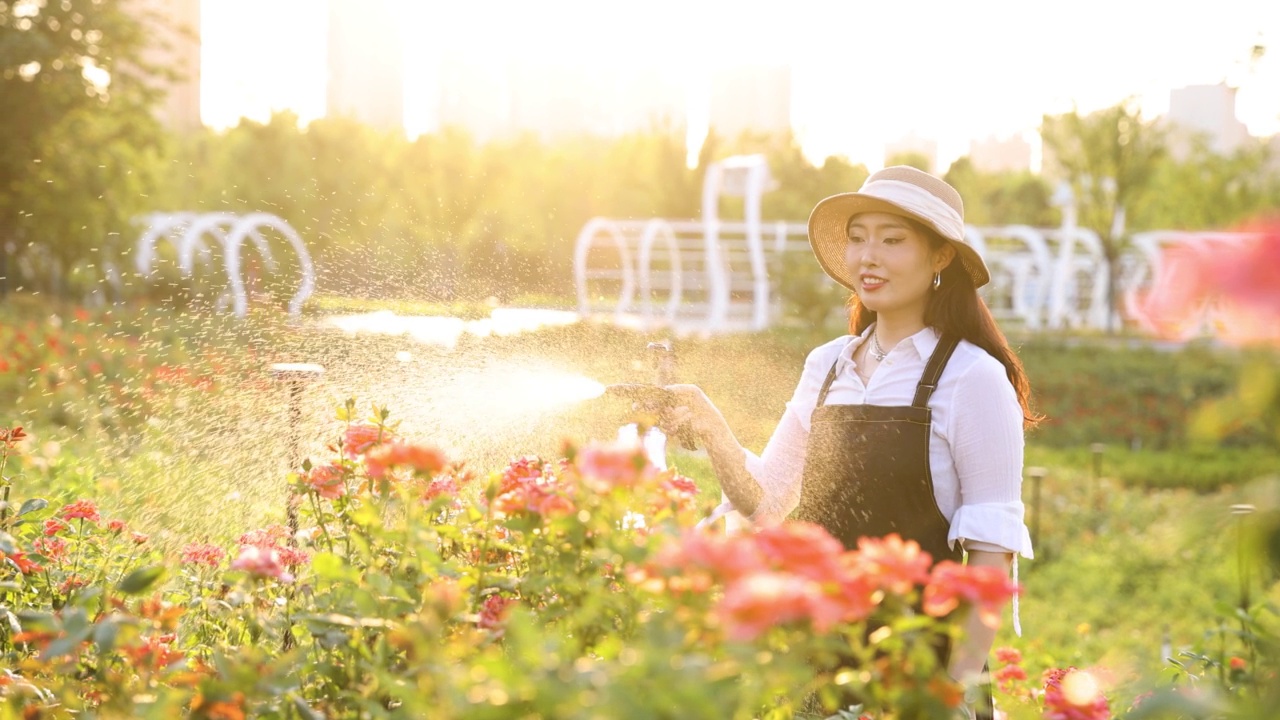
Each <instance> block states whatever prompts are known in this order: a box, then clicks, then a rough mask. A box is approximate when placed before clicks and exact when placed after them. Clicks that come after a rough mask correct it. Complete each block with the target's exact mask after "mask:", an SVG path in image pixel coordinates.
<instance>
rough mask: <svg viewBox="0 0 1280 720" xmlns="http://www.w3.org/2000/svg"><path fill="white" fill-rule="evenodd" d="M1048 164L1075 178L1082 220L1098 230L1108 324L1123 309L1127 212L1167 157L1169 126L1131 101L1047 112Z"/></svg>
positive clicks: (1147, 191) (1073, 183)
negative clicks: (1121, 280)
mask: <svg viewBox="0 0 1280 720" xmlns="http://www.w3.org/2000/svg"><path fill="white" fill-rule="evenodd" d="M1040 134H1041V137H1042V138H1043V140H1044V147H1045V150H1046V169H1047V170H1048V171H1049V172H1050V173H1054V174H1059V175H1060V176H1061V177H1063V178H1064V179H1065V180H1066V181H1067V182H1069V183H1070V185H1071V189H1072V193H1073V195H1074V197H1075V203H1076V208H1077V213H1078V219H1079V220H1078V222H1079V224H1080V225H1081V226H1082V227H1086V228H1088V229H1090V230H1092V231H1094V232H1095V233H1097V235H1098V238H1099V240H1100V241H1101V242H1102V250H1103V253H1104V255H1105V256H1106V263H1107V279H1108V282H1107V299H1108V307H1109V308H1110V312H1109V313H1108V319H1107V324H1108V328H1109V329H1112V330H1114V327H1113V325H1112V324H1113V322H1114V318H1115V317H1116V312H1117V309H1118V297H1119V294H1118V292H1117V290H1118V287H1117V286H1118V282H1117V281H1118V276H1119V270H1120V252H1121V250H1123V246H1124V241H1125V231H1124V213H1125V211H1126V209H1128V208H1131V207H1134V206H1135V205H1137V204H1138V203H1140V202H1142V201H1143V200H1144V199H1146V197H1147V196H1148V195H1149V194H1150V193H1151V192H1152V190H1153V182H1152V180H1153V178H1154V176H1155V172H1156V169H1157V167H1158V165H1159V163H1160V161H1161V159H1162V158H1163V157H1164V154H1165V149H1164V132H1163V131H1162V130H1160V129H1159V128H1157V127H1156V126H1155V125H1153V124H1152V123H1150V122H1147V121H1145V120H1143V118H1142V111H1141V110H1140V109H1138V108H1137V107H1136V106H1135V105H1134V103H1133V102H1132V101H1125V102H1122V103H1119V104H1117V105H1115V106H1113V107H1110V108H1107V109H1105V110H1099V111H1097V112H1094V113H1090V114H1088V115H1081V114H1080V112H1079V110H1073V111H1071V112H1069V113H1065V114H1062V115H1046V116H1044V121H1043V123H1042V125H1041V128H1040Z"/></svg>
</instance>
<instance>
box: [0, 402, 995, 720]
mask: <svg viewBox="0 0 1280 720" xmlns="http://www.w3.org/2000/svg"><path fill="white" fill-rule="evenodd" d="M349 408H350V405H348V406H346V408H344V409H343V412H344V413H349ZM346 417H347V418H348V424H347V425H346V426H345V427H343V428H341V433H340V437H339V438H338V439H337V441H336V442H335V443H334V446H333V455H332V457H329V458H325V459H324V460H322V461H315V462H308V463H306V464H305V467H304V469H303V470H302V471H301V472H299V473H298V474H296V475H294V476H291V478H290V482H291V483H292V484H293V487H294V489H295V490H296V493H295V494H294V495H293V497H294V498H295V499H296V501H297V503H296V504H295V505H294V506H293V508H294V511H295V513H296V515H293V516H295V517H296V518H297V519H298V523H297V528H296V529H291V528H289V527H286V526H285V525H275V526H271V527H267V528H262V529H258V530H251V531H248V532H246V533H244V534H243V535H241V536H240V538H239V540H238V542H236V543H235V544H234V545H233V546H230V547H223V546H220V545H216V544H209V543H192V544H190V545H188V546H186V547H184V548H182V550H181V551H180V552H177V553H174V554H173V555H172V556H166V555H165V554H164V553H162V552H161V551H159V550H155V549H152V548H151V547H150V540H149V538H148V537H147V536H146V535H143V534H141V533H137V532H132V531H130V529H129V528H128V526H127V525H126V524H125V523H124V522H122V521H120V520H119V519H112V518H108V517H105V516H104V515H103V514H102V513H101V511H100V510H99V508H98V506H97V504H96V503H94V502H93V501H91V500H87V499H86V500H78V501H76V502H73V503H68V504H66V505H64V506H62V507H61V508H59V509H56V510H55V509H53V508H52V507H50V506H48V505H47V504H46V503H45V502H44V501H43V500H39V499H25V500H23V501H19V500H18V499H17V498H16V497H15V498H13V499H11V500H9V501H8V503H7V505H6V506H5V509H4V516H3V520H2V521H0V522H3V525H4V528H5V534H4V535H2V536H0V551H2V552H3V553H4V554H5V560H4V564H3V569H0V573H3V583H4V584H3V585H2V586H0V588H2V590H0V592H2V593H3V595H2V597H3V598H4V608H3V611H0V612H2V614H3V619H4V620H5V622H3V623H0V651H3V653H4V658H5V662H4V665H5V667H6V668H7V669H6V670H4V671H3V675H0V693H3V694H4V696H6V697H7V699H8V701H9V703H10V707H11V708H15V709H17V708H24V709H26V708H34V709H40V710H42V711H48V712H50V713H54V714H66V715H70V714H75V713H81V712H95V713H99V714H101V715H104V716H135V717H142V716H155V717H161V716H165V717H170V716H173V715H174V714H177V713H181V712H187V713H190V715H191V716H193V717H241V716H244V715H255V716H282V717H283V716H290V715H300V716H303V717H358V716H383V715H388V714H398V715H403V716H410V717H427V716H430V717H519V716H530V717H538V716H540V717H591V716H598V715H601V714H610V713H611V711H610V709H612V708H631V709H633V710H634V711H635V712H634V713H633V714H634V716H646V717H656V716H663V715H669V714H671V713H675V712H677V711H680V712H681V713H687V716H691V717H710V716H718V717H744V718H745V717H756V716H759V715H761V714H764V715H766V716H771V717H784V716H788V715H789V713H790V712H791V710H790V708H794V707H796V706H798V705H799V704H800V703H802V702H805V701H806V698H810V699H809V700H808V701H809V702H819V703H822V702H826V703H827V704H829V705H830V704H833V703H834V701H835V692H834V690H835V688H836V687H837V686H840V687H842V688H843V689H846V690H849V689H852V690H856V691H857V692H858V693H859V694H860V696H861V697H862V698H863V699H864V700H865V702H866V703H867V709H868V710H870V709H872V708H881V709H889V708H899V707H906V706H911V707H919V708H923V709H925V710H926V711H927V712H928V714H927V715H924V716H932V717H946V716H947V713H948V711H949V706H952V705H954V704H955V703H956V702H957V701H958V698H959V695H958V691H957V688H956V686H955V685H954V684H953V683H951V682H950V681H948V680H947V679H946V678H945V675H942V674H940V672H939V668H937V667H936V662H934V660H933V655H932V652H931V651H930V650H929V649H928V648H929V643H930V642H931V641H932V640H933V639H934V637H935V633H937V632H939V631H940V628H941V627H942V626H941V625H940V624H939V623H938V622H937V621H936V620H935V619H934V618H936V617H938V616H942V615H945V614H947V613H949V612H952V611H954V610H955V609H956V608H958V607H969V606H970V604H971V603H977V604H978V605H977V607H978V608H979V609H985V608H986V607H987V605H988V604H990V603H995V604H997V605H998V604H999V603H1002V602H1004V601H1006V600H1007V599H1008V597H1009V593H1010V592H1012V590H1013V587H1012V586H1011V585H1009V584H1008V581H1007V579H1005V578H1003V577H1002V576H999V575H996V576H994V577H987V576H985V575H983V574H982V573H980V572H976V571H969V570H968V569H966V568H963V567H961V566H957V565H953V564H950V563H942V564H939V565H938V566H936V567H934V569H933V570H932V572H931V571H930V570H929V567H930V560H929V558H928V556H927V555H924V554H922V553H921V552H920V551H919V548H918V547H917V546H915V545H914V544H913V543H902V542H901V541H897V540H895V539H893V538H889V539H885V540H883V541H867V542H866V543H865V544H864V545H863V546H861V547H859V548H858V549H857V550H855V551H851V552H846V551H845V550H844V549H843V548H842V547H841V546H840V545H839V543H837V542H836V541H834V540H833V539H832V538H830V536H827V535H826V534H825V533H824V532H823V531H821V530H819V529H818V528H816V527H812V526H806V525H798V524H797V525H790V524H788V525H783V526H778V527H774V528H768V529H763V530H761V531H759V532H755V533H744V534H734V535H725V534H717V533H713V532H709V531H704V530H697V529H694V527H693V523H694V520H695V519H696V518H695V517H694V507H695V505H694V502H693V501H694V496H695V493H696V488H695V486H694V485H693V483H692V482H691V481H689V480H688V479H686V478H683V477H682V476H680V475H679V474H677V473H675V472H673V471H663V472H659V471H657V470H656V469H654V468H653V467H652V466H651V465H649V464H648V463H647V461H646V459H645V456H644V455H643V453H642V451H641V450H640V449H639V448H637V447H632V446H610V445H593V446H587V447H583V448H572V447H568V448H566V451H565V457H564V458H563V459H559V460H555V461H550V460H543V459H539V458H533V457H525V458H520V459H518V460H516V461H513V462H512V463H511V464H510V465H508V466H507V467H506V468H504V469H503V470H502V471H500V472H495V473H492V474H490V475H488V476H481V475H478V474H477V473H475V472H473V471H472V470H471V469H469V468H468V467H467V466H466V465H465V464H463V463H457V462H450V461H449V460H448V459H446V458H445V457H444V455H443V454H442V453H441V452H439V451H438V450H436V449H435V448H433V447H430V446H425V445H421V444H416V443H412V442H409V441H407V440H405V439H403V438H399V437H397V436H396V435H395V432H394V428H392V427H390V426H388V425H386V424H385V422H384V421H385V413H379V414H378V416H377V418H378V419H377V420H375V421H372V422H355V421H354V419H353V418H351V417H350V415H349V414H348V415H347V416H346ZM6 433H7V434H6V438H5V445H4V448H5V456H4V457H5V458H6V460H7V459H8V456H9V455H10V454H11V453H13V452H16V451H17V450H18V449H19V448H20V447H21V440H22V437H21V431H13V432H10V431H6ZM9 490H10V487H9V483H6V486H5V492H6V494H7V493H8V492H9ZM921 593H923V596H922V597H923V610H924V612H923V613H919V612H916V611H913V610H912V609H911V608H912V604H913V602H914V601H915V600H917V599H919V598H920V597H921ZM869 624H871V625H874V626H877V627H880V628H881V629H880V630H879V631H877V632H875V633H871V634H870V635H869V636H868V635H867V633H866V629H867V627H868V625H869ZM838 656H840V657H853V658H857V659H858V661H859V662H858V664H859V667H860V668H861V670H860V671H858V672H853V671H850V670H847V669H841V668H840V667H839V666H838V665H837V664H836V663H835V659H836V658H837V657H838ZM814 667H820V668H824V669H825V670H824V671H823V672H820V673H818V675H817V676H816V677H815V674H814V670H813V668H814ZM811 696H812V698H811ZM813 698H816V700H814V699H813Z"/></svg>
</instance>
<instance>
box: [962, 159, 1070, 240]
mask: <svg viewBox="0 0 1280 720" xmlns="http://www.w3.org/2000/svg"><path fill="white" fill-rule="evenodd" d="M943 178H944V179H945V180H946V181H947V182H948V183H951V185H952V186H953V187H954V188H955V189H956V190H958V191H959V192H960V197H962V198H964V201H965V202H964V217H965V222H967V223H969V224H970V225H1032V226H1037V227H1045V226H1048V225H1053V224H1055V223H1056V220H1055V214H1056V213H1055V211H1054V209H1053V207H1052V205H1051V204H1050V202H1049V197H1050V195H1051V189H1050V187H1049V183H1048V182H1046V181H1045V179H1044V178H1042V177H1040V176H1039V175H1034V174H1032V173H1031V172H1030V171H1029V170H1024V171H1021V172H983V171H981V170H978V169H977V168H975V167H974V166H973V162H972V161H971V160H970V159H969V158H968V157H962V158H960V159H958V160H956V161H955V162H953V163H951V167H950V168H949V169H948V170H947V174H946V175H944V176H943Z"/></svg>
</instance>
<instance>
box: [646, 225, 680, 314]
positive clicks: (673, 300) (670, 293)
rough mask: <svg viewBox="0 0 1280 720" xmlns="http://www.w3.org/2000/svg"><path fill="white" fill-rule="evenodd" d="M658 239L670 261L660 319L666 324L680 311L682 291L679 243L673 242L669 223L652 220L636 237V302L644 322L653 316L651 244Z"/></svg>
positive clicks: (673, 234)
mask: <svg viewBox="0 0 1280 720" xmlns="http://www.w3.org/2000/svg"><path fill="white" fill-rule="evenodd" d="M659 240H661V241H662V242H663V244H665V245H666V247H667V254H668V257H669V258H670V260H671V269H670V270H669V271H668V272H670V273H671V282H670V284H669V286H668V288H667V307H666V310H665V311H664V312H663V319H664V320H665V321H666V322H668V323H671V322H674V321H675V319H676V312H677V311H678V310H679V309H680V301H681V299H682V294H683V292H684V268H683V265H682V264H681V262H680V244H679V241H678V240H677V239H676V233H675V230H674V229H673V228H672V227H671V224H670V223H668V222H667V221H666V220H662V219H661V218H653V219H652V220H650V221H649V222H647V223H645V225H644V231H643V232H642V233H641V234H640V253H639V255H640V258H639V262H638V267H639V270H640V303H641V307H642V308H643V310H644V316H645V319H646V320H649V319H651V318H652V316H653V310H652V305H651V297H650V292H651V289H652V286H653V266H652V265H653V245H654V243H655V242H657V241H659Z"/></svg>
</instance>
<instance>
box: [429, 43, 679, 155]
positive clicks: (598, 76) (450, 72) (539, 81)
mask: <svg viewBox="0 0 1280 720" xmlns="http://www.w3.org/2000/svg"><path fill="white" fill-rule="evenodd" d="M438 88H439V104H438V110H437V116H436V123H435V127H436V128H437V129H439V128H443V127H450V126H454V127H461V128H463V129H465V130H466V131H467V132H469V133H470V134H471V135H472V136H473V137H475V138H476V139H477V140H479V141H481V142H488V141H491V140H497V139H502V138H509V137H513V136H515V135H519V134H521V133H532V134H535V135H537V136H538V137H540V138H542V139H544V140H554V139H556V138H561V137H566V136H570V135H595V136H598V137H616V136H619V135H624V134H627V133H631V132H639V131H644V130H649V129H653V128H664V127H666V128H671V129H673V130H674V129H679V130H680V131H681V132H683V128H684V126H685V123H686V114H685V89H684V82H683V80H682V79H681V78H680V77H679V76H677V75H676V74H675V73H674V72H665V71H662V70H656V69H640V68H637V69H633V70H621V71H619V70H614V69H608V68H605V67H602V66H592V65H589V64H582V63H572V64H570V63H550V62H538V61H534V60H528V59H526V60H524V61H522V62H520V63H516V62H510V63H506V64H503V65H499V64H495V63H492V62H486V61H484V60H479V59H475V58H468V57H465V56H463V55H461V54H459V53H452V54H447V55H445V56H444V57H443V58H442V59H441V62H440V66H439V78H438Z"/></svg>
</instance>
